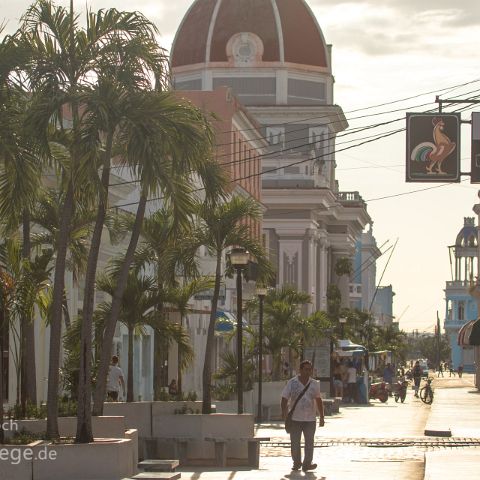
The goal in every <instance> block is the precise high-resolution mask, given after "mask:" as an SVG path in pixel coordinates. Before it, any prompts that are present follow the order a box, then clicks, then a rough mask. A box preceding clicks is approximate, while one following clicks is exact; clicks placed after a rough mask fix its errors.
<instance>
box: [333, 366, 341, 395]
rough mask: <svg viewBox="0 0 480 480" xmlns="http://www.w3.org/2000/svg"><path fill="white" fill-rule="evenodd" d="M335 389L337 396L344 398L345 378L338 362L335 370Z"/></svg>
mask: <svg viewBox="0 0 480 480" xmlns="http://www.w3.org/2000/svg"><path fill="white" fill-rule="evenodd" d="M333 388H334V390H335V396H336V397H339V398H343V377H342V369H341V368H340V363H339V362H336V363H335V367H334V368H333Z"/></svg>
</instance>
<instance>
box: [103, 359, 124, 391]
mask: <svg viewBox="0 0 480 480" xmlns="http://www.w3.org/2000/svg"><path fill="white" fill-rule="evenodd" d="M120 377H123V371H122V369H121V368H120V367H118V366H117V365H110V370H109V371H108V380H107V392H119V391H120Z"/></svg>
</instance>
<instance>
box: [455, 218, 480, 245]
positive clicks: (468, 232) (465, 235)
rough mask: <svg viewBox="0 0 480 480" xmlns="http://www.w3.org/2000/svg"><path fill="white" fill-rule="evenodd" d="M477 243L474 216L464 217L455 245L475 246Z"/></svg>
mask: <svg viewBox="0 0 480 480" xmlns="http://www.w3.org/2000/svg"><path fill="white" fill-rule="evenodd" d="M477 243H478V231H477V227H476V226H475V218H474V217H465V218H464V220H463V228H462V229H461V230H460V232H459V233H458V235H457V240H456V241H455V245H456V246H457V247H476V246H477Z"/></svg>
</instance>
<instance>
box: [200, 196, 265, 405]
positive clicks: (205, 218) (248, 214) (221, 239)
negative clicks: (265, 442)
mask: <svg viewBox="0 0 480 480" xmlns="http://www.w3.org/2000/svg"><path fill="white" fill-rule="evenodd" d="M260 215H261V211H260V207H259V205H258V203H256V202H255V200H253V199H252V198H251V197H248V198H242V197H233V198H232V199H231V200H229V201H226V202H224V203H215V204H211V203H210V202H205V203H203V204H202V205H201V206H200V208H199V222H200V226H199V229H198V231H197V232H196V235H195V236H196V238H197V239H198V242H199V244H201V245H205V246H206V248H207V250H208V252H209V253H210V255H211V256H213V257H214V258H215V260H216V266H215V286H214V289H213V296H212V308H211V313H210V320H209V324H208V331H207V344H206V350H205V361H204V366H203V378H202V381H203V406H202V412H203V413H211V409H212V392H211V380H212V365H213V347H214V334H215V322H216V314H217V305H218V297H219V293H220V283H221V279H222V261H223V257H224V255H225V251H226V250H227V249H229V248H233V247H241V248H245V249H246V250H248V251H249V252H250V254H251V255H252V256H253V257H254V258H255V260H256V261H257V262H258V264H259V267H260V271H263V272H264V274H265V275H268V273H270V272H271V267H270V264H269V262H268V259H267V257H266V254H265V252H264V250H263V247H262V246H261V245H260V243H259V242H258V241H257V240H256V239H254V238H252V236H251V234H250V231H249V229H248V227H247V226H246V225H245V224H243V223H242V221H245V220H247V219H258V218H259V217H260Z"/></svg>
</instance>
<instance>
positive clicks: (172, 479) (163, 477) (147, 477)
mask: <svg viewBox="0 0 480 480" xmlns="http://www.w3.org/2000/svg"><path fill="white" fill-rule="evenodd" d="M180 477H181V474H180V473H178V472H142V473H137V475H134V476H133V477H130V478H124V479H123V480H132V479H135V480H178V479H179V478H180Z"/></svg>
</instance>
